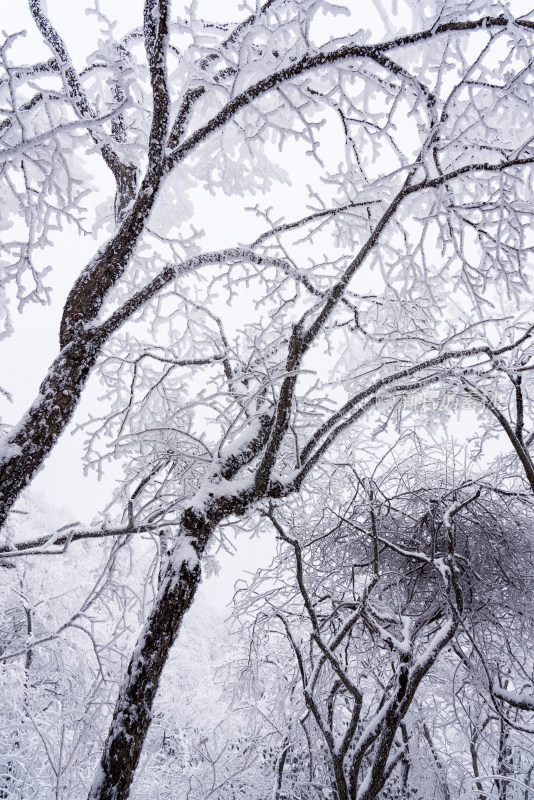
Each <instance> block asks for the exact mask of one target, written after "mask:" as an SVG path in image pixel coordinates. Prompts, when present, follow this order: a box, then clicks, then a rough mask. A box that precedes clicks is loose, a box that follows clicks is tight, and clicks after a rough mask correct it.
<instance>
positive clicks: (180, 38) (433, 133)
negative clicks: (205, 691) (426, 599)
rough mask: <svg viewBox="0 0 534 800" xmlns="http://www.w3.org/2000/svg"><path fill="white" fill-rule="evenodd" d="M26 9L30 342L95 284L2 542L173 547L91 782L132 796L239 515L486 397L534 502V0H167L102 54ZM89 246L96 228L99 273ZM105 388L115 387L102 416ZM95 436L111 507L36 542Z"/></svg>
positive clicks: (9, 220) (42, 402)
mask: <svg viewBox="0 0 534 800" xmlns="http://www.w3.org/2000/svg"><path fill="white" fill-rule="evenodd" d="M517 5H518V4H517ZM28 7H29V11H30V13H31V16H32V18H33V24H34V31H35V32H38V33H39V36H40V42H37V40H36V39H35V38H34V39H32V41H34V42H35V47H36V52H37V53H38V55H36V57H35V59H36V60H34V61H32V60H31V59H30V57H28V55H27V53H26V54H23V55H21V51H20V48H19V44H20V34H18V33H16V32H12V33H9V34H8V35H7V36H6V38H5V41H4V43H3V46H2V48H1V50H0V53H1V59H2V64H1V68H2V75H1V77H0V96H1V98H2V104H1V110H0V145H1V149H0V155H1V162H0V163H1V171H0V176H1V179H2V181H3V184H2V185H3V189H2V194H1V198H2V199H1V206H0V208H1V217H0V219H1V223H0V224H1V227H2V231H3V234H4V237H3V238H4V243H3V250H2V254H1V256H0V258H1V261H0V265H1V267H2V275H1V277H2V283H1V286H2V292H3V300H4V301H5V312H4V316H3V318H2V319H3V325H4V327H3V332H4V333H5V334H9V333H10V332H11V329H12V327H13V322H12V316H10V307H11V305H12V303H18V306H19V307H20V308H21V309H22V310H25V311H26V313H29V309H30V308H31V304H32V303H46V302H48V300H49V298H50V294H51V291H52V290H53V289H54V290H55V291H56V293H57V292H58V291H61V288H60V287H62V286H64V283H65V280H69V282H70V286H69V289H68V293H67V296H66V300H65V302H64V305H63V308H62V314H61V320H58V324H59V351H58V354H57V356H56V357H55V359H54V360H53V363H52V364H51V365H50V366H49V368H48V370H47V371H46V373H45V374H44V376H43V379H42V383H41V385H40V389H39V392H38V394H37V396H36V397H35V400H34V402H33V403H32V405H31V407H30V408H29V409H28V411H27V412H26V413H25V414H24V415H23V416H22V418H21V419H20V421H19V422H18V423H16V424H14V425H13V426H6V430H5V437H4V439H3V442H2V445H1V448H0V524H2V523H4V522H5V528H6V529H7V540H6V542H5V545H4V546H3V548H2V553H3V555H4V557H5V560H6V561H9V560H10V559H13V558H15V557H19V556H20V555H21V553H23V552H24V551H25V550H26V551H27V550H28V548H29V549H33V551H34V552H35V551H36V550H40V551H42V552H43V551H44V552H48V553H51V552H57V551H58V549H61V548H63V547H68V546H70V545H71V544H72V543H73V542H75V541H76V540H79V539H84V538H85V539H88V538H99V537H106V536H107V537H125V536H126V537H128V536H130V537H133V536H134V535H137V534H141V533H145V534H148V535H150V536H153V537H154V539H155V540H156V541H157V544H158V547H159V555H160V564H159V585H158V590H157V594H156V597H155V599H154V602H153V604H152V607H151V611H150V614H149V615H148V617H147V619H146V621H145V623H144V626H143V628H142V631H141V633H140V636H139V640H138V642H137V645H136V647H135V649H134V651H133V654H132V657H131V661H130V664H129V666H128V669H127V671H126V674H125V676H124V681H123V684H122V687H121V689H120V692H119V696H118V699H117V704H116V707H115V711H114V713H113V718H112V722H111V727H110V731H109V736H108V737H107V739H106V741H105V743H104V745H103V752H102V759H101V765H100V767H99V769H98V771H97V775H96V777H95V780H94V783H93V787H92V789H91V792H90V797H91V798H92V800H96V799H97V798H99V799H100V800H103V799H104V798H114V800H118V798H125V797H127V796H128V792H129V789H130V785H131V782H132V780H133V776H134V773H135V769H136V766H137V764H138V761H139V758H140V754H141V751H142V747H143V742H144V740H145V737H146V734H147V731H148V727H149V724H150V721H151V718H152V707H153V703H154V698H155V696H156V693H157V689H158V685H159V681H160V676H161V673H162V670H163V667H164V665H165V663H166V661H167V658H168V655H169V651H170V648H171V646H172V644H173V642H174V641H175V639H176V636H177V634H178V630H179V628H180V625H181V622H182V619H183V616H184V614H185V612H186V611H187V610H188V608H189V607H190V605H191V603H192V600H193V597H194V595H195V592H196V588H197V585H198V580H199V575H200V559H201V558H202V556H203V554H204V552H205V550H206V547H207V546H209V544H210V542H211V541H213V539H214V537H217V536H219V537H224V525H225V524H226V523H228V522H229V521H230V522H233V523H236V520H237V521H238V520H239V519H240V518H245V519H251V518H252V515H253V514H255V513H256V512H257V510H258V509H260V510H261V509H263V510H264V509H265V506H266V504H269V503H274V504H275V505H276V504H281V505H283V503H284V499H285V498H287V497H289V496H291V495H294V494H296V493H298V492H299V491H301V489H302V487H304V486H305V485H306V482H310V481H313V480H314V479H316V477H317V475H318V474H320V472H321V470H324V469H325V468H326V467H325V464H326V462H325V458H326V456H327V454H328V452H329V449H330V448H331V447H332V445H333V444H334V443H335V442H339V441H340V440H341V437H343V436H346V435H349V434H350V435H356V434H357V432H358V430H361V426H362V425H366V426H368V425H370V424H374V425H379V426H382V427H384V426H387V425H388V421H391V422H394V423H395V424H396V425H397V426H398V427H400V428H401V429H402V430H408V429H409V428H410V426H412V425H413V424H414V419H415V418H416V411H417V409H415V408H414V405H415V404H416V405H417V406H418V407H419V419H420V418H421V409H422V408H423V407H424V406H425V404H426V405H427V406H428V408H427V409H426V417H427V424H434V423H435V421H436V420H441V421H444V420H446V419H447V418H451V416H453V415H454V413H455V411H457V410H458V409H460V408H462V407H465V403H466V402H467V403H470V404H471V405H472V406H473V405H475V406H476V407H480V409H481V411H480V414H481V424H482V429H483V430H482V436H481V444H482V446H484V444H485V442H486V440H487V439H488V437H489V435H492V434H493V432H494V429H493V426H494V423H495V421H497V422H498V424H499V426H500V428H499V429H500V430H501V429H502V430H503V431H504V434H505V435H506V436H504V435H503V437H502V439H503V448H506V452H507V453H508V454H510V453H511V456H512V458H511V459H510V464H509V475H510V476H512V475H513V473H514V471H515V472H517V470H518V465H519V468H520V470H521V476H520V477H519V478H518V480H519V481H522V480H523V481H527V482H529V483H530V486H531V487H532V488H534V468H533V467H532V463H531V458H530V454H529V451H528V448H529V444H530V438H529V437H530V431H529V430H528V425H529V419H530V417H529V399H528V398H529V374H530V372H529V370H530V359H531V356H532V347H531V341H530V336H531V332H532V327H533V325H532V319H531V317H530V309H531V293H530V284H531V281H530V275H529V268H530V265H531V261H532V234H531V230H532V213H533V207H532V199H531V198H532V168H533V164H534V152H533V149H532V144H531V143H532V138H533V136H534V121H533V119H532V114H531V110H530V96H531V52H532V38H533V37H534V20H533V19H532V18H531V15H529V13H525V11H528V9H525V8H520V9H519V8H516V4H514V3H513V2H510V3H506V2H503V3H498V2H484V1H483V0H472V1H471V0H470V1H467V0H466V1H463V0H462V1H459V2H454V1H453V0H447V1H446V2H434V0H429V2H426V3H419V2H411V0H410V1H409V2H408V0H406V2H398V3H394V4H392V5H391V8H384V4H383V3H382V2H380V1H379V0H369V2H366V3H364V4H363V5H362V6H361V7H360V5H358V8H355V5H354V4H353V3H349V2H345V3H343V2H336V3H327V2H321V0H267V1H266V2H264V3H263V4H262V3H255V4H251V5H250V7H248V4H246V3H245V4H244V8H240V7H236V8H234V6H233V3H230V2H228V3H224V4H222V3H221V4H219V5H218V7H217V10H216V12H215V13H216V17H217V18H216V19H215V20H214V21H210V20H209V9H207V8H205V7H204V5H203V4H202V3H193V4H192V5H191V7H189V8H188V7H186V6H185V4H180V3H177V2H175V3H171V0H145V3H144V10H143V17H142V19H141V17H140V18H139V20H138V27H134V28H133V29H132V30H131V31H130V32H128V33H126V34H124V35H120V36H119V35H118V32H117V28H116V26H115V24H114V20H113V19H111V18H110V17H109V16H107V15H106V8H105V4H104V3H103V2H95V5H94V7H91V9H90V11H91V14H92V19H94V20H95V21H96V26H97V34H96V35H95V37H94V39H93V41H92V42H91V43H90V45H89V47H88V48H87V41H86V39H89V38H90V37H89V34H88V35H87V36H86V37H84V44H83V46H84V47H85V48H86V52H85V53H84V55H85V56H86V59H85V62H84V63H82V61H83V59H82V60H81V59H80V58H79V57H78V54H77V51H78V48H79V46H80V40H79V38H77V37H76V36H75V35H71V34H69V35H67V34H66V33H62V32H61V15H60V14H57V16H56V17H54V6H53V3H52V2H50V3H49V12H48V11H47V9H46V8H45V4H44V3H43V2H41V0H29V3H28ZM361 8H363V9H364V12H365V13H362V12H361ZM221 15H222V16H221ZM229 20H231V21H229ZM69 37H70V38H72V43H70V42H69V41H68V40H69ZM39 47H40V48H41V49H40V50H39V49H38V48H39ZM87 51H88V52H87ZM110 179H111V180H110ZM251 204H252V207H251V208H249V206H250V205H251ZM247 209H248V212H247ZM230 220H231V222H230ZM67 232H68V237H67ZM73 233H74V234H75V235H77V236H79V237H80V240H81V239H82V238H83V237H85V235H86V234H87V233H93V234H94V236H95V239H96V244H95V247H96V252H95V253H94V255H93V256H92V257H91V258H90V259H89V261H88V263H87V264H86V265H85V266H81V267H80V269H79V273H78V274H76V275H75V276H74V279H73V278H72V271H73V270H72V261H73V260H74V259H73V257H72V256H71V257H69V259H68V263H66V264H65V263H63V262H64V261H65V257H64V256H63V257H62V258H61V257H60V255H59V253H60V246H61V241H62V237H66V238H68V239H69V242H70V237H71V235H73ZM69 247H71V245H70V244H69ZM60 262H61V263H60ZM51 266H53V267H54V269H51ZM66 275H68V278H66V277H65V276H66ZM54 276H56V277H54ZM90 378H92V379H95V380H96V379H98V380H100V381H101V382H102V383H103V384H104V387H105V396H104V397H103V398H101V400H100V402H99V405H98V407H95V408H94V409H92V412H91V415H90V418H89V419H82V418H76V417H75V416H74V415H75V412H76V409H77V407H78V403H79V400H80V397H81V395H82V393H83V391H84V389H85V387H86V384H87V381H88V380H89V379H90ZM505 383H506V387H507V388H506V389H504V390H502V386H503V385H504V384H505ZM509 388H511V389H512V391H513V398H514V399H515V406H510V405H509V402H508V399H509V394H508V393H509ZM7 390H8V387H6V389H5V391H7ZM3 391H4V389H3ZM462 404H464V406H462ZM477 404H478V405H477ZM470 413H474V412H473V411H470ZM71 421H73V422H74V423H75V424H77V425H78V426H80V427H82V429H84V430H85V432H86V436H87V455H86V458H87V461H88V463H89V464H92V465H94V466H96V467H97V468H99V469H103V467H104V466H105V464H106V461H107V460H108V459H109V458H110V457H111V456H112V455H116V456H117V457H118V458H119V459H121V460H122V463H123V465H124V466H125V473H124V480H123V482H122V484H121V486H120V489H119V491H118V493H117V496H116V502H115V506H114V509H113V512H111V511H110V512H109V514H108V517H107V518H106V523H105V524H104V523H103V524H102V525H101V526H99V527H97V528H92V529H89V530H88V529H86V528H85V529H84V528H76V527H71V528H69V529H68V530H63V531H60V532H59V533H58V534H57V535H56V536H54V535H48V533H47V535H46V536H44V537H43V536H37V537H33V538H31V539H24V538H23V539H21V540H18V541H15V539H14V538H13V534H12V528H11V530H10V524H11V523H10V518H9V517H8V514H9V512H10V509H11V508H12V506H13V504H14V503H15V502H16V500H17V498H18V497H19V495H20V494H21V492H22V491H23V489H24V488H25V487H27V486H28V485H29V483H30V482H31V480H32V478H33V477H34V475H35V474H36V472H37V471H38V470H39V469H41V467H42V466H43V464H44V461H45V459H46V457H47V455H48V454H49V453H50V452H51V450H52V449H53V447H54V446H55V444H56V443H57V441H58V439H59V437H60V436H61V434H62V433H63V432H64V431H65V429H66V428H67V426H68V425H69V424H70V423H71ZM506 437H507V438H506ZM110 443H111V446H110ZM510 479H511V477H510ZM451 503H452V505H451V506H450V508H452V507H453V505H454V501H451ZM447 508H449V506H447ZM442 512H443V514H445V515H446V513H447V510H446V509H442ZM112 513H113V514H114V515H115V516H114V519H113V520H111V519H110V515H111V514H112ZM450 513H452V512H450ZM119 541H123V539H122V538H119ZM397 555H398V557H399V558H402V557H403V556H402V554H397ZM425 557H427V558H430V557H431V556H430V555H428V554H427V555H426V556H425ZM153 574H154V573H152V575H153ZM440 574H441V573H440ZM442 578H443V581H444V584H443V586H441V589H440V591H442V592H443V593H444V596H445V595H447V596H449V595H451V592H452V593H454V586H453V585H452V583H450V581H451V580H452V577H451V575H450V574H449V575H448V577H447V575H445V573H443V575H442ZM436 580H437V577H436ZM448 581H449V582H448ZM438 582H439V581H438ZM436 591H438V589H437V588H436ZM451 596H452V595H451ZM451 608H452V607H451ZM440 613H441V612H440ZM443 614H445V611H443ZM447 614H449V618H448V619H449V622H448V623H447V624H449V625H450V626H452V627H451V630H452V628H453V627H454V625H455V624H456V623H455V622H454V620H455V619H456V618H455V612H454V611H453V610H451V609H449V611H448V612H447ZM445 627H446V626H445ZM451 635H452V633H451ZM445 639H447V636H445ZM493 691H494V694H495V695H496V696H501V699H506V698H503V697H502V693H503V692H506V691H507V690H506V687H505V686H501V685H500V684H499V681H498V679H497V680H496V683H495V686H494V689H493ZM499 692H501V695H499ZM510 699H514V698H510V697H508V700H510ZM515 699H516V700H517V698H515ZM519 707H520V706H519ZM386 738H387V737H386ZM384 746H385V745H384Z"/></svg>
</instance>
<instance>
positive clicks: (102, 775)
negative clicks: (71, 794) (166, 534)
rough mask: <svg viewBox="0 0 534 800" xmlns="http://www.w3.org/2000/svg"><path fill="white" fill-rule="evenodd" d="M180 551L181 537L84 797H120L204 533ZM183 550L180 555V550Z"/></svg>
mask: <svg viewBox="0 0 534 800" xmlns="http://www.w3.org/2000/svg"><path fill="white" fill-rule="evenodd" d="M204 534H205V537H202V538H203V541H201V542H198V540H197V542H198V544H197V542H195V549H194V550H193V548H192V546H191V545H190V544H187V545H185V547H186V548H187V551H185V553H184V551H183V547H184V545H183V541H184V539H183V538H182V537H181V538H179V539H178V540H177V544H176V545H175V547H174V552H173V553H172V554H171V557H170V559H169V563H168V565H167V569H166V570H165V575H164V578H163V580H162V582H161V585H160V589H159V591H158V595H157V597H156V600H155V603H154V607H153V608H152V611H151V613H150V615H149V617H148V619H147V621H146V623H145V626H144V628H143V630H142V632H141V635H140V636H139V639H138V641H137V645H136V647H135V650H134V652H133V655H132V657H131V660H130V664H129V666H128V670H127V673H126V676H125V679H124V681H123V684H122V687H121V690H120V693H119V697H118V699H117V703H116V706H115V711H114V713H113V718H112V721H111V726H110V730H109V733H108V737H107V741H106V743H105V746H104V750H103V753H102V758H101V761H100V766H99V769H98V770H97V773H96V776H95V779H94V781H93V785H92V787H91V791H90V792H89V795H88V800H126V798H127V797H128V795H129V792H130V787H131V784H132V781H133V778H134V774H135V770H136V767H137V764H138V763H139V758H140V756H141V751H142V748H143V744H144V741H145V738H146V735H147V732H148V728H149V726H150V722H151V720H152V705H153V703H154V697H155V696H156V692H157V690H158V687H159V682H160V678H161V673H162V671H163V667H164V666H165V663H166V661H167V658H168V655H169V651H170V649H171V647H172V645H173V643H174V641H175V639H176V636H177V634H178V631H179V629H180V625H181V623H182V620H183V618H184V615H185V613H186V611H187V610H188V609H189V608H190V607H191V604H192V602H193V598H194V596H195V593H196V590H197V587H198V583H199V580H200V563H199V561H198V556H200V555H201V553H202V551H203V550H204V547H205V545H206V542H207V540H208V537H209V532H208V531H206V532H204ZM182 553H183V555H181V554H182Z"/></svg>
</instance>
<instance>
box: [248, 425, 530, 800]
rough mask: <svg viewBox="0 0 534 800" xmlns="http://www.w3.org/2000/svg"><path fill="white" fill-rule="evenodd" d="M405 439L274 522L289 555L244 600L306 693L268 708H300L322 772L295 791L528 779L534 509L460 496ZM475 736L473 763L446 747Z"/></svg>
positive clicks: (492, 497) (467, 492)
mask: <svg viewBox="0 0 534 800" xmlns="http://www.w3.org/2000/svg"><path fill="white" fill-rule="evenodd" d="M406 444H407V443H406V441H405V440H404V441H403V440H400V442H399V443H398V452H397V453H395V452H394V450H392V449H391V448H387V449H386V452H385V454H384V452H383V453H382V455H381V457H379V458H378V459H377V462H376V463H375V464H374V468H372V469H371V475H372V477H371V475H369V472H368V469H369V467H370V466H371V467H372V466H373V465H372V464H366V465H365V467H364V466H362V461H364V458H365V457H364V456H362V454H358V453H355V454H354V456H356V457H355V458H354V460H353V459H351V458H348V457H347V455H346V456H345V458H346V462H345V463H344V464H340V463H338V464H337V465H331V472H330V475H329V476H328V477H327V476H326V474H325V476H324V477H323V480H322V481H321V482H320V483H319V484H318V485H317V486H316V487H314V489H310V490H309V491H307V492H306V493H305V496H304V497H303V498H302V500H301V501H300V502H291V503H287V504H286V505H285V507H284V508H280V509H279V510H278V511H277V512H274V511H270V512H268V515H267V519H268V520H269V521H270V523H271V524H272V525H273V526H274V528H275V529H276V531H277V533H278V535H279V538H280V552H279V553H278V555H277V558H276V559H275V561H274V563H273V566H272V567H271V568H270V569H269V570H262V571H261V572H260V573H259V574H258V575H257V576H256V578H255V579H254V580H253V581H252V583H251V585H250V587H248V588H247V589H246V590H242V591H241V592H240V593H238V604H237V607H238V610H239V617H240V620H241V624H242V625H243V629H244V630H246V636H247V638H249V637H250V635H251V633H250V631H249V630H247V629H248V628H252V636H253V639H254V641H255V642H256V643H257V644H256V646H257V647H258V648H259V649H260V650H261V652H262V653H265V654H269V656H268V658H267V660H268V661H272V660H273V659H274V660H275V661H278V662H279V664H280V675H285V676H288V675H295V679H296V678H297V676H298V680H299V682H300V692H295V691H293V692H292V693H290V692H288V689H287V688H286V687H280V686H279V687H278V689H279V691H280V692H281V693H282V694H283V700H282V699H280V700H279V699H277V698H276V691H273V692H272V697H271V703H272V704H273V707H274V706H275V703H282V702H284V703H285V704H286V705H287V704H288V703H289V702H290V701H289V700H288V696H289V697H291V698H292V700H291V705H292V708H293V720H292V724H291V723H288V731H289V733H288V737H289V742H290V744H291V747H292V750H293V752H294V753H299V754H301V756H302V754H305V755H306V758H307V760H308V764H309V766H308V773H307V774H306V772H305V771H304V770H301V771H300V773H299V774H298V776H297V777H295V776H291V775H290V774H287V775H286V776H285V787H286V792H287V794H288V796H293V795H295V796H299V795H298V792H299V790H300V792H302V794H303V796H306V795H307V794H309V793H311V792H312V791H313V788H314V787H319V786H322V787H323V791H324V792H326V791H327V787H329V786H330V787H331V791H332V793H333V796H335V797H339V798H350V799H351V800H359V799H360V798H374V797H388V798H389V797H399V798H407V797H412V796H417V797H421V798H423V797H428V796H431V795H432V794H434V792H438V793H439V796H443V797H446V798H452V797H454V796H459V795H460V794H461V791H462V784H463V785H464V787H465V782H466V781H469V780H473V778H474V779H477V778H480V776H481V775H483V776H484V778H485V779H487V778H488V776H490V775H493V776H494V777H495V785H496V787H497V790H498V796H499V797H506V796H510V792H512V791H513V786H512V784H511V783H509V779H510V778H512V779H513V780H518V779H522V780H523V781H524V780H525V779H526V778H528V770H529V769H530V767H531V759H530V758H529V756H528V753H530V752H531V748H532V740H531V738H529V737H531V736H532V734H533V733H534V728H533V727H532V718H531V712H532V710H533V706H531V705H530V703H529V698H530V699H531V694H530V693H531V691H532V685H533V684H532V676H533V673H532V666H533V665H532V659H531V655H530V652H529V649H530V645H529V646H527V647H524V644H523V645H522V643H525V642H527V641H528V642H531V640H532V630H531V627H532V626H531V622H530V617H529V610H528V609H529V608H530V593H531V590H530V586H531V581H532V576H531V565H532V558H533V550H532V542H531V533H530V530H531V523H530V520H529V511H530V506H531V502H532V501H531V499H530V498H529V497H528V495H527V496H526V498H525V500H523V501H522V500H520V499H518V497H517V495H515V496H514V497H512V496H499V494H495V492H494V491H493V490H491V489H488V487H487V486H486V487H485V486H484V484H483V483H482V484H481V485H478V486H477V485H476V482H475V481H474V480H473V479H469V480H467V481H465V482H459V483H458V484H457V485H455V486H451V485H447V481H448V480H450V479H451V478H452V476H453V475H454V471H453V470H451V471H450V476H449V477H447V476H446V475H440V474H439V473H438V474H437V475H430V474H427V475H424V476H423V474H422V472H421V470H420V469H418V468H420V466H421V465H420V464H419V463H417V458H415V459H414V453H413V451H410V448H407V447H406ZM388 450H389V453H388V452H387V451H388ZM403 451H404V452H403ZM384 455H385V457H384ZM358 456H359V457H358ZM414 461H415V464H414V463H413V462H414ZM447 461H448V459H447V457H446V454H444V453H442V454H441V458H440V459H439V460H438V463H439V462H441V463H442V464H443V466H444V467H447V466H448V467H449V468H450V467H451V466H452V464H451V463H450V462H449V464H447ZM355 463H356V464H357V465H358V467H357V468H356V467H355V466H354V464H355ZM427 463H429V462H428V458H427ZM362 470H365V473H364V472H362ZM351 473H352V477H353V481H352V483H350V484H349V482H348V480H347V478H348V475H350V474H351ZM460 474H461V469H460V470H458V473H457V476H456V477H457V479H458V478H459V477H460ZM328 483H330V487H329V486H328ZM349 486H350V488H351V489H352V492H350V491H349ZM325 496H326V498H327V499H326V501H325ZM525 503H526V505H525ZM284 636H285V637H287V639H288V642H289V644H290V649H291V650H292V652H293V659H292V660H293V667H292V669H291V667H290V666H289V664H288V663H287V662H288V660H289V659H288V655H287V649H286V653H285V655H283V654H280V652H279V651H278V652H277V645H276V641H278V642H279V641H280V639H281V638H283V637H284ZM278 647H279V645H278ZM273 654H276V655H273ZM284 659H285V661H284ZM271 669H272V668H271V666H270V664H269V666H266V667H264V668H263V671H264V672H265V671H267V670H269V671H270V670H271ZM279 680H280V682H281V679H279ZM508 682H509V684H508ZM505 684H508V685H510V686H514V687H515V688H516V690H517V688H518V687H520V686H521V687H523V690H522V694H521V693H519V692H517V691H506V690H505V689H504V685H505ZM435 694H437V695H438V696H437V697H435V696H434V695H435ZM455 703H457V704H458V708H457V710H455ZM460 712H461V713H460ZM529 712H530V713H529ZM304 731H306V733H305V735H304ZM455 740H456V742H459V743H461V744H456V743H455V746H454V748H452V747H451V743H452V742H455ZM466 740H467V741H468V742H469V747H467V748H466V749H465V752H470V754H471V762H469V760H467V759H465V758H463V756H462V755H456V754H455V755H453V752H451V750H454V751H459V752H460V753H462V745H463V743H464V742H465V741H466ZM310 743H311V745H310ZM318 743H320V745H322V748H321V747H320V745H319V746H318ZM421 754H423V755H421ZM525 756H526V758H525ZM298 784H300V786H298ZM283 785H284V783H283V782H282V786H283ZM476 786H477V788H478V790H479V791H480V792H481V793H483V792H484V787H483V786H482V783H480V782H477V783H476ZM512 796H515V795H512Z"/></svg>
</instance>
